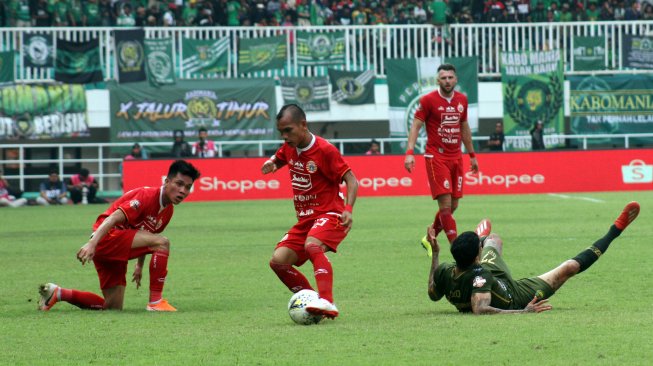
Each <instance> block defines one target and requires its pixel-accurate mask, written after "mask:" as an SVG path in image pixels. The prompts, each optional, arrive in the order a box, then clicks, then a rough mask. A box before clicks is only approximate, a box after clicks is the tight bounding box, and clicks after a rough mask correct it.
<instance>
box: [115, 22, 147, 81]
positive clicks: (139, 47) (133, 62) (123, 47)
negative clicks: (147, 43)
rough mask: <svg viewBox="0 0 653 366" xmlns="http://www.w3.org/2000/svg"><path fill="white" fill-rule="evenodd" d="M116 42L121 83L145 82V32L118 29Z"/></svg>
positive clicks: (117, 73) (116, 55)
mask: <svg viewBox="0 0 653 366" xmlns="http://www.w3.org/2000/svg"><path fill="white" fill-rule="evenodd" d="M113 39H114V41H115V49H116V51H115V52H114V55H115V57H116V61H115V66H116V71H117V72H116V75H118V82H119V83H133V82H137V81H144V80H145V49H144V47H143V42H144V40H145V31H144V30H143V29H116V30H114V31H113Z"/></svg>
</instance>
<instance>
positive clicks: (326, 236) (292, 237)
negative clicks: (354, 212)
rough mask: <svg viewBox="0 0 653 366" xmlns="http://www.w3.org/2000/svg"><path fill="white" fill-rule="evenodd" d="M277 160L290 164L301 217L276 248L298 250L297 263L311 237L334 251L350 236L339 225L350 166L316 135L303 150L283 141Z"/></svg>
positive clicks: (335, 150) (295, 200) (294, 195)
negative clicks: (344, 178)
mask: <svg viewBox="0 0 653 366" xmlns="http://www.w3.org/2000/svg"><path fill="white" fill-rule="evenodd" d="M274 160H275V161H276V164H277V166H278V167H281V166H283V165H288V171H289V173H290V181H291V184H292V189H293V201H294V203H295V213H296V215H297V220H298V222H297V224H296V225H295V226H293V227H292V228H291V229H290V230H289V231H288V233H287V234H286V235H285V236H284V237H283V238H282V239H281V241H280V242H279V244H277V247H280V246H285V247H289V248H290V249H292V250H293V251H295V252H296V253H297V255H298V256H299V261H298V262H297V263H296V265H297V266H301V265H302V264H303V263H304V262H305V261H306V260H307V259H308V255H307V253H306V252H305V251H304V243H305V241H306V238H307V237H308V236H312V237H315V238H317V239H319V240H320V241H322V242H323V243H324V244H325V245H326V246H328V247H329V248H330V249H331V250H333V251H334V252H335V251H336V250H337V248H338V244H340V242H341V241H342V240H343V239H344V238H345V237H346V236H347V233H346V232H345V227H343V226H342V225H340V214H341V213H342V211H343V210H344V209H345V204H344V198H343V196H342V193H341V192H340V182H342V177H343V176H344V175H345V173H347V172H348V171H349V170H350V168H349V165H348V164H347V163H346V162H345V161H344V160H343V158H342V155H341V154H340V152H339V151H338V149H337V148H336V147H335V146H333V145H331V143H329V142H328V141H326V140H325V139H323V138H321V137H319V136H315V135H313V138H312V140H311V143H310V144H309V145H308V146H307V147H305V148H303V149H298V148H294V147H292V146H290V145H288V144H285V143H284V144H283V145H282V146H281V147H280V148H279V150H277V152H276V154H275V155H274Z"/></svg>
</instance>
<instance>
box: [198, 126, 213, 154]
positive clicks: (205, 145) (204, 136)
mask: <svg viewBox="0 0 653 366" xmlns="http://www.w3.org/2000/svg"><path fill="white" fill-rule="evenodd" d="M198 136H199V141H197V142H196V143H194V144H193V156H196V157H198V158H213V157H215V153H216V149H215V143H213V141H211V140H209V139H208V136H209V133H208V131H207V130H206V128H204V127H200V129H199V131H198Z"/></svg>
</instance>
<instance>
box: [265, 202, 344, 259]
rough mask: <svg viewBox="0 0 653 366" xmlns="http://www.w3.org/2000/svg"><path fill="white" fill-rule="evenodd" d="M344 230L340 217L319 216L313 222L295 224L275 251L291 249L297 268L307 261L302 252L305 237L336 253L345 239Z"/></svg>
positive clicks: (305, 255) (306, 254)
mask: <svg viewBox="0 0 653 366" xmlns="http://www.w3.org/2000/svg"><path fill="white" fill-rule="evenodd" d="M346 229H347V228H346V227H344V226H342V225H341V224H340V215H335V214H331V215H330V214H324V215H320V216H318V217H317V218H316V219H314V220H303V221H300V222H298V223H297V224H295V226H293V227H292V228H290V230H289V231H288V232H287V233H286V235H284V237H283V238H282V239H281V241H280V242H279V243H278V244H277V246H276V247H275V249H276V248H280V247H286V248H290V249H292V251H294V252H295V253H296V254H297V257H298V259H297V262H296V263H295V266H297V267H299V266H301V265H302V264H304V263H305V262H306V261H307V260H308V253H306V251H305V250H304V244H306V238H307V237H309V236H312V237H314V238H316V239H318V240H320V241H321V242H322V243H323V244H324V245H326V246H327V247H329V249H331V251H333V252H337V251H338V245H339V244H340V242H342V241H343V240H345V237H347V232H346V231H345V230H346Z"/></svg>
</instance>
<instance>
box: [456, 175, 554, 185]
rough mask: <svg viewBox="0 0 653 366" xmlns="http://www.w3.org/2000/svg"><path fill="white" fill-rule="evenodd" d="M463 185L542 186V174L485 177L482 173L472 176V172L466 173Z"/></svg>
mask: <svg viewBox="0 0 653 366" xmlns="http://www.w3.org/2000/svg"><path fill="white" fill-rule="evenodd" d="M465 178H466V180H465V183H466V184H468V185H470V186H483V185H488V186H493V185H494V186H505V187H506V188H510V186H514V185H517V184H544V176H543V175H542V174H534V175H529V174H522V175H515V174H506V175H500V174H498V175H485V174H483V173H482V172H478V175H474V174H473V173H472V172H467V173H466V174H465Z"/></svg>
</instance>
